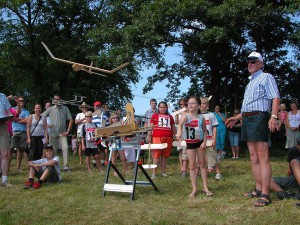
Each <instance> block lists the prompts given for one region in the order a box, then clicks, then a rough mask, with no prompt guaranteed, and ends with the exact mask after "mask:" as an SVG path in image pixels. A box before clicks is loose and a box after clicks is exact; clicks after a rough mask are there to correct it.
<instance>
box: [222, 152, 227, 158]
mask: <svg viewBox="0 0 300 225" xmlns="http://www.w3.org/2000/svg"><path fill="white" fill-rule="evenodd" d="M225 155H226V152H225V151H222V153H221V159H224V158H225Z"/></svg>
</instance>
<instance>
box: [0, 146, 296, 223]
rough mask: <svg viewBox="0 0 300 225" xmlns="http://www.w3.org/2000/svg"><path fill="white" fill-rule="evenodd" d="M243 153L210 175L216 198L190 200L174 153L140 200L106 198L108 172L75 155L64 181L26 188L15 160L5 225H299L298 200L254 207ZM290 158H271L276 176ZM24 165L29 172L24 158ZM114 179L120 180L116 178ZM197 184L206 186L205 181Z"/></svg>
mask: <svg viewBox="0 0 300 225" xmlns="http://www.w3.org/2000/svg"><path fill="white" fill-rule="evenodd" d="M282 151H283V150H282ZM244 152H245V153H244V154H242V157H241V158H240V159H239V160H233V159H231V158H229V156H228V158H226V159H225V160H223V161H222V162H221V168H222V173H223V175H224V179H223V180H221V181H216V180H215V179H214V174H211V175H210V177H209V187H210V189H211V190H212V191H213V192H214V196H213V197H206V196H205V195H204V194H203V193H199V195H197V196H196V198H194V199H189V198H188V194H189V193H190V191H191V184H190V179H189V178H182V177H181V174H180V170H179V164H178V159H177V156H176V152H175V151H174V154H173V155H172V157H171V158H170V159H169V160H168V166H167V172H168V174H169V175H170V176H169V177H164V178H161V177H158V178H156V179H155V180H154V182H155V184H156V186H157V187H158V189H159V192H155V191H154V190H153V188H152V187H142V186H137V187H136V191H135V201H130V195H129V194H127V193H115V192H108V193H107V195H106V197H105V198H103V197H102V189H103V184H104V176H105V175H104V173H102V174H100V173H99V172H96V170H94V171H93V173H92V174H89V173H87V172H86V168H85V166H84V165H80V164H79V163H78V162H79V160H78V157H77V156H75V157H74V156H72V155H71V154H70V157H69V158H70V165H71V169H72V170H73V172H72V173H63V181H62V183H60V184H54V185H52V184H45V185H43V186H42V188H41V189H39V190H33V189H31V190H23V189H22V187H23V184H24V181H25V180H27V172H25V171H23V172H20V173H17V172H15V160H14V161H13V162H12V165H11V168H10V174H9V180H10V182H11V183H12V184H14V185H15V187H14V188H12V189H5V188H0V224H298V222H299V219H300V208H297V207H296V206H295V203H297V202H298V201H296V200H279V199H278V198H277V197H276V196H275V195H274V193H272V194H271V197H272V200H273V203H272V204H271V205H269V206H267V207H264V208H255V207H254V206H253V203H254V201H255V200H256V199H255V198H253V199H250V198H245V197H243V193H245V192H247V191H249V190H251V189H253V187H254V186H253V185H254V182H253V180H252V175H251V168H250V163H249V157H248V155H247V153H246V151H244ZM284 154H285V153H283V154H282V155H284ZM59 156H60V158H61V159H62V155H61V154H59ZM285 161H286V157H284V156H276V157H272V158H271V164H272V170H273V176H284V175H285V172H286V162H285ZM22 165H23V168H24V170H25V168H26V167H25V165H24V162H22ZM120 165H121V163H120V162H118V166H119V167H120ZM111 173H112V172H111ZM149 173H150V174H151V172H150V171H149ZM138 175H139V176H138V180H143V179H144V178H143V176H142V173H141V172H139V173H138ZM131 176H132V175H126V178H127V179H131ZM110 181H111V182H110V183H121V181H120V180H119V179H118V178H117V177H113V176H111V177H110ZM198 184H199V190H201V187H202V183H201V179H199V180H198Z"/></svg>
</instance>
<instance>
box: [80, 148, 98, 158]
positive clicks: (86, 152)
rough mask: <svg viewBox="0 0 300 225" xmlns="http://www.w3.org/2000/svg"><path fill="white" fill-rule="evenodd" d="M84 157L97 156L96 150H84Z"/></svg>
mask: <svg viewBox="0 0 300 225" xmlns="http://www.w3.org/2000/svg"><path fill="white" fill-rule="evenodd" d="M84 154H85V156H91V155H92V156H96V155H99V151H98V148H86V149H85V151H84Z"/></svg>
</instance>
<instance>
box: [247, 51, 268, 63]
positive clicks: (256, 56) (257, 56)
mask: <svg viewBox="0 0 300 225" xmlns="http://www.w3.org/2000/svg"><path fill="white" fill-rule="evenodd" d="M251 59H258V60H259V61H261V62H263V61H264V60H263V57H262V56H261V54H260V53H258V52H251V53H250V55H249V56H248V57H247V60H251Z"/></svg>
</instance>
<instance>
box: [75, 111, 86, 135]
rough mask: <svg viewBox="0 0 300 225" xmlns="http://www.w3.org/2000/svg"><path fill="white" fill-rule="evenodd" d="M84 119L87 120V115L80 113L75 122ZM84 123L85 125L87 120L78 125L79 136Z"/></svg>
mask: <svg viewBox="0 0 300 225" xmlns="http://www.w3.org/2000/svg"><path fill="white" fill-rule="evenodd" d="M84 118H85V114H84V113H78V114H77V115H76V118H75V120H82V119H84ZM84 123H85V120H84V121H83V122H82V123H80V124H77V134H80V132H81V129H82V126H83V124H84ZM80 137H81V136H80Z"/></svg>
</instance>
